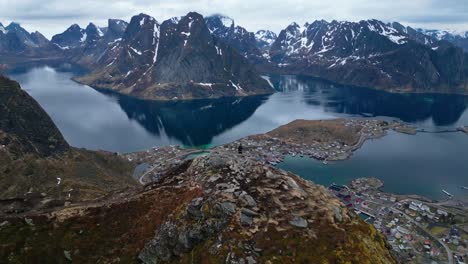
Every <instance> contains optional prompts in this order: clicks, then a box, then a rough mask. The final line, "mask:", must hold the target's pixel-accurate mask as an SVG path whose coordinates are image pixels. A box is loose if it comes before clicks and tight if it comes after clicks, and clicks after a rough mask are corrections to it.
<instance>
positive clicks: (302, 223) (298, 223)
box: [289, 216, 308, 228]
mask: <svg viewBox="0 0 468 264" xmlns="http://www.w3.org/2000/svg"><path fill="white" fill-rule="evenodd" d="M289 224H291V225H292V226H295V227H299V228H307V225H308V224H307V221H306V220H305V219H304V218H302V217H300V216H295V217H294V218H293V219H291V220H290V221H289Z"/></svg>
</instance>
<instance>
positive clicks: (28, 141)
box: [0, 76, 135, 215]
mask: <svg viewBox="0 0 468 264" xmlns="http://www.w3.org/2000/svg"><path fill="white" fill-rule="evenodd" d="M0 116H1V119H0V215H1V214H3V213H5V212H7V213H15V212H24V211H29V210H35V209H38V208H43V207H48V206H52V205H53V206H57V205H63V204H64V203H65V202H72V201H79V200H88V199H93V198H96V197H99V196H102V195H105V194H107V193H108V192H109V191H112V190H116V189H121V188H124V187H129V186H132V185H134V184H135V182H134V180H133V179H132V178H131V177H130V173H131V169H132V164H130V163H128V162H125V161H124V160H122V159H121V158H119V157H118V156H116V155H115V154H111V153H105V152H92V151H85V150H79V149H74V148H72V147H70V146H69V145H68V144H67V142H66V141H65V139H64V138H63V136H62V134H61V133H60V131H59V130H58V129H57V127H56V126H55V125H54V123H53V122H52V120H51V119H50V117H49V116H48V115H47V113H46V112H45V111H44V110H43V109H42V108H41V106H40V105H39V104H38V103H37V102H36V101H35V100H34V99H33V98H32V97H30V96H29V95H28V94H27V93H26V92H25V91H23V90H22V89H21V88H20V86H19V85H18V83H17V82H15V81H12V80H9V79H7V78H6V77H3V76H0Z"/></svg>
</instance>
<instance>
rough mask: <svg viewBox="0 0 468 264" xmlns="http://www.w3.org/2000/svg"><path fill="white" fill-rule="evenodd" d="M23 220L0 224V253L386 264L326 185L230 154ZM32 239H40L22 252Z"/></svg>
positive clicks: (367, 231)
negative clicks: (137, 186)
mask: <svg viewBox="0 0 468 264" xmlns="http://www.w3.org/2000/svg"><path fill="white" fill-rule="evenodd" d="M28 217H29V219H30V220H29V223H32V224H33V225H34V226H31V225H29V224H28V223H27V222H25V221H23V220H22V219H14V218H11V219H9V220H8V224H5V227H3V228H2V229H1V230H0V242H1V243H0V244H3V245H4V247H3V248H0V258H2V259H3V258H7V257H8V258H9V259H10V260H12V261H19V262H21V261H24V260H25V259H37V260H46V259H47V258H50V257H54V259H56V260H58V261H65V260H66V259H69V260H70V259H71V260H73V261H74V262H75V261H76V262H126V263H138V262H140V261H142V262H144V263H224V262H225V263H269V262H271V263H348V262H349V263H394V260H393V258H392V256H391V255H390V253H389V250H388V249H387V246H386V243H385V241H384V239H383V237H382V236H381V235H380V234H379V233H378V232H376V230H375V229H374V228H373V227H372V226H370V225H368V224H366V223H365V222H364V221H362V220H361V219H360V218H359V217H358V216H357V215H355V214H354V213H352V212H349V211H348V209H347V208H346V207H345V206H344V205H343V204H341V203H340V202H339V201H338V200H337V199H336V198H334V197H332V195H331V194H330V193H328V191H326V189H325V188H323V187H320V186H317V185H315V184H312V183H310V182H308V181H305V180H303V179H301V178H299V177H298V176H296V175H293V174H291V173H287V172H284V171H280V170H277V169H275V168H271V167H267V166H264V165H262V164H260V163H258V162H256V161H252V160H249V159H246V158H244V157H243V156H241V155H237V154H236V153H233V152H231V151H223V150H219V151H215V152H212V153H211V154H210V155H209V156H205V157H199V158H196V159H195V160H193V161H185V162H183V163H181V164H180V165H178V166H176V167H174V168H172V169H171V170H170V171H169V172H167V173H166V174H165V175H163V177H162V178H160V181H159V182H157V183H152V184H149V185H147V186H146V187H145V189H144V190H140V191H127V192H122V193H119V194H115V195H114V196H112V197H109V198H108V199H106V200H102V201H99V202H96V203H92V204H83V205H76V206H74V207H71V208H65V209H62V210H57V211H54V212H52V213H50V214H42V215H35V216H28ZM52 226H53V228H52ZM36 243H42V244H44V245H47V246H45V247H32V248H31V249H30V250H25V248H24V247H26V246H27V245H35V244H36ZM121 245H125V247H122V246H121ZM11 252H13V253H11ZM9 253H10V254H9Z"/></svg>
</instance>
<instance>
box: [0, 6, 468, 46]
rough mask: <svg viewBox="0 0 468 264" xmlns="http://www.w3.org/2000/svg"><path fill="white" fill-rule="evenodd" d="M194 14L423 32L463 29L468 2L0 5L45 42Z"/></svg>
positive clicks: (0, 12) (253, 23) (255, 25)
mask: <svg viewBox="0 0 468 264" xmlns="http://www.w3.org/2000/svg"><path fill="white" fill-rule="evenodd" d="M189 11H196V12H199V13H201V14H203V15H205V16H207V15H211V14H214V13H221V14H225V15H227V16H230V17H232V18H234V20H235V21H236V24H238V25H241V26H243V27H245V28H247V29H248V30H250V31H256V30H258V29H270V30H273V31H275V32H277V33H278V32H279V31H280V30H281V29H283V28H284V27H286V26H287V25H289V24H290V23H291V22H293V21H296V22H298V23H300V24H303V23H305V22H308V21H309V22H310V21H313V20H317V19H325V20H333V19H336V20H350V21H358V20H361V19H369V18H376V19H380V20H383V21H386V22H389V21H399V22H401V23H403V24H406V25H410V26H414V27H423V28H428V29H432V28H434V29H453V30H458V31H467V30H468V0H325V1H323V0H321V1H319V0H242V1H241V0H74V1H70V0H14V1H13V0H0V22H1V23H3V24H4V25H5V24H8V23H9V22H11V21H16V22H19V23H20V24H22V25H23V26H24V27H25V28H26V29H28V30H30V31H35V30H38V31H40V32H41V33H43V34H44V35H46V36H47V37H49V38H50V37H51V36H52V35H54V34H56V33H59V32H62V31H64V30H65V29H66V28H67V27H68V26H70V25H71V24H73V23H77V24H79V25H80V26H82V27H85V26H86V25H87V24H88V23H89V22H91V21H92V22H94V23H95V24H97V25H99V26H105V25H106V24H107V19H108V18H121V19H124V20H127V21H129V20H130V18H131V16H133V15H136V14H139V13H146V14H149V15H151V16H154V17H155V18H156V19H157V20H158V21H160V22H162V21H163V20H165V19H168V18H170V17H173V16H181V15H184V14H186V13H187V12H189Z"/></svg>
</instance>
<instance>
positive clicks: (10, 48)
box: [0, 22, 60, 64]
mask: <svg viewBox="0 0 468 264" xmlns="http://www.w3.org/2000/svg"><path fill="white" fill-rule="evenodd" d="M59 55H60V50H59V49H58V48H57V47H55V46H54V45H52V43H51V42H50V41H49V40H48V39H47V38H46V37H44V35H42V34H41V33H39V32H38V31H36V32H33V33H29V32H28V31H27V30H25V29H24V28H22V27H21V26H20V25H19V24H18V23H14V22H12V23H10V24H9V25H8V26H6V27H4V26H3V25H2V24H1V23H0V56H1V59H0V64H4V63H9V62H12V61H14V60H15V59H16V60H17V58H18V57H19V58H38V57H39V58H44V59H46V58H48V57H54V56H59Z"/></svg>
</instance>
